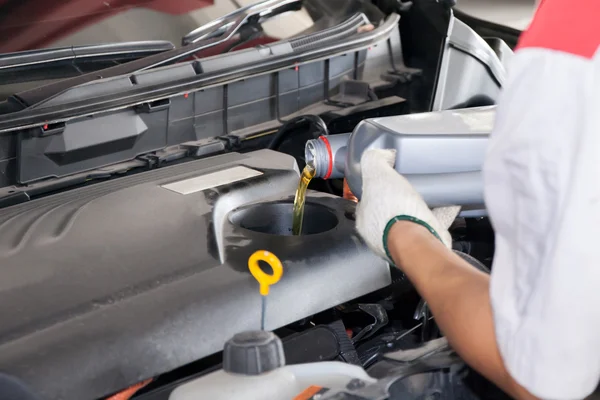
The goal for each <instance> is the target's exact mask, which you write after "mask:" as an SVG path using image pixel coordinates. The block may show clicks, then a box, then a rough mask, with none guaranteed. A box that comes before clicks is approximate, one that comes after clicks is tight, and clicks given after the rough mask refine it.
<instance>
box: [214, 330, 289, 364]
mask: <svg viewBox="0 0 600 400" xmlns="http://www.w3.org/2000/svg"><path fill="white" fill-rule="evenodd" d="M284 365H285V355H284V353H283V344H282V343H281V339H279V338H278V337H277V335H275V334H274V333H273V332H267V331H249V332H241V333H238V334H237V335H235V336H234V337H233V338H231V339H229V340H228V341H227V343H225V348H224V349H223V370H224V371H225V372H229V373H232V374H242V375H260V374H263V373H265V372H269V371H273V370H274V369H277V368H280V367H283V366H284Z"/></svg>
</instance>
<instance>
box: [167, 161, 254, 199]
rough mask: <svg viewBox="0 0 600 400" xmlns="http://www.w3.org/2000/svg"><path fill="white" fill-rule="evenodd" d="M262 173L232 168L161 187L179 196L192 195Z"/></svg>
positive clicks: (248, 169) (242, 168)
mask: <svg viewBox="0 0 600 400" xmlns="http://www.w3.org/2000/svg"><path fill="white" fill-rule="evenodd" d="M262 174H263V173H262V172H260V171H256V170H254V169H251V168H247V167H241V166H238V167H233V168H228V169H225V170H223V171H219V172H213V173H210V174H206V175H202V176H196V177H194V178H190V179H186V180H183V181H179V182H173V183H169V184H166V185H162V187H163V188H165V189H168V190H171V191H173V192H176V193H179V194H183V195H186V194H192V193H196V192H200V191H202V190H206V189H211V188H214V187H218V186H223V185H227V184H229V183H233V182H237V181H242V180H244V179H248V178H252V177H255V176H260V175H262Z"/></svg>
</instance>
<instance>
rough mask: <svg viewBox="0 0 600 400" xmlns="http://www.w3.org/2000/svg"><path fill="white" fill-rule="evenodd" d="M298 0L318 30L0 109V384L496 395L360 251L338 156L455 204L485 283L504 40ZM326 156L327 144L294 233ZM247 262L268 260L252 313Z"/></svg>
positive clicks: (203, 394)
mask: <svg viewBox="0 0 600 400" xmlns="http://www.w3.org/2000/svg"><path fill="white" fill-rule="evenodd" d="M263 3H264V4H263ZM267 3H269V4H271V3H276V4H277V7H275V8H274V9H272V8H269V10H270V11H269V12H273V13H275V11H274V10H278V7H281V10H280V11H285V12H289V11H295V10H296V9H295V8H293V7H295V6H293V7H292V6H290V4H292V3H294V4H295V3H297V2H293V1H279V2H278V1H272V0H269V1H265V2H262V3H260V4H262V5H263V6H265V4H266V5H269V4H267ZM283 3H285V4H283ZM300 3H303V4H302V7H306V8H307V9H308V10H309V11H310V12H311V15H312V16H315V15H317V16H320V17H322V16H323V15H324V16H326V18H325V17H322V18H324V20H325V21H328V23H329V25H326V26H325V27H324V28H322V31H316V33H315V32H312V31H310V32H306V33H305V34H304V35H299V36H298V37H293V38H291V39H286V40H282V41H277V42H273V43H269V44H268V45H257V46H254V47H251V48H248V49H240V50H238V51H231V52H226V53H224V54H218V55H206V56H203V57H198V58H197V59H195V60H193V61H188V59H186V58H180V59H178V60H179V61H181V59H183V60H184V61H181V62H177V63H176V64H173V65H169V64H165V65H163V64H161V63H162V61H160V63H159V61H156V60H155V61H156V62H157V63H159V64H160V65H159V64H156V65H157V66H156V67H153V68H148V69H146V68H144V69H139V70H132V71H133V72H131V73H129V72H127V71H126V72H127V73H125V72H123V71H125V67H126V66H127V65H129V63H123V64H120V65H118V66H117V67H111V69H112V68H117V69H116V70H115V71H117V72H118V73H117V72H115V73H114V76H111V74H112V72H109V73H107V74H105V75H103V76H100V78H99V79H96V80H92V81H89V82H83V80H82V79H83V78H82V77H84V76H85V75H82V76H78V77H75V78H69V79H73V80H77V85H75V84H71V86H67V85H66V84H65V82H64V81H62V80H61V81H58V82H54V83H51V84H50V85H48V86H44V87H43V88H45V89H44V90H46V91H48V93H51V92H52V95H51V96H50V95H49V96H48V97H47V98H44V96H43V95H42V91H41V90H38V91H23V92H20V93H18V94H17V95H15V96H16V97H13V100H11V98H8V100H6V101H5V102H4V103H3V104H0V134H2V135H3V136H2V137H1V138H2V139H3V140H4V141H5V142H6V143H7V146H6V148H7V151H6V157H4V158H3V159H2V160H0V163H1V165H3V168H4V169H3V171H4V172H3V175H2V178H3V180H2V181H1V182H0V258H1V259H2V261H1V263H0V265H1V266H0V282H2V283H1V284H0V299H1V300H2V301H0V316H1V317H3V320H4V323H3V324H2V326H1V327H0V371H3V372H4V373H6V374H7V375H10V376H12V377H15V378H16V379H18V380H19V381H21V382H23V383H24V385H25V386H27V387H28V388H30V389H31V390H32V391H33V392H34V393H36V395H38V396H39V398H40V399H49V400H55V399H56V400H57V399H102V400H117V399H119V400H121V399H140V400H189V399H194V398H196V399H200V398H211V399H218V398H222V399H235V398H244V399H253V398H256V399H298V400H317V399H320V400H325V399H348V400H350V399H353V400H356V399H369V400H375V399H382V400H383V399H459V398H460V399H491V398H505V397H504V395H503V394H502V393H501V392H500V391H499V390H498V389H496V388H495V387H494V386H493V385H492V384H491V383H489V382H487V381H486V380H485V379H484V378H482V377H480V376H479V375H477V374H476V373H475V372H474V371H472V370H471V369H470V368H469V367H468V366H466V365H465V364H464V363H463V362H462V361H461V360H460V358H459V357H458V356H457V355H456V354H455V353H454V352H453V351H452V348H451V347H450V346H449V344H448V343H447V341H446V340H445V338H444V337H443V335H442V333H441V332H440V331H439V329H438V328H437V326H436V324H435V320H434V319H433V317H432V315H431V313H430V311H429V309H428V307H427V304H426V303H424V302H423V301H422V299H421V298H420V297H419V295H418V293H417V292H416V290H415V288H414V287H413V286H412V284H411V283H410V282H409V281H408V279H407V278H406V277H405V276H404V275H403V273H402V272H401V271H400V270H398V269H397V268H395V267H394V266H391V265H388V263H387V262H385V261H384V260H382V259H380V258H378V257H377V256H376V255H375V254H374V253H372V252H371V250H369V248H368V247H367V245H366V244H365V243H364V242H363V240H362V239H361V238H360V236H359V235H358V233H357V232H356V229H355V210H356V206H357V200H358V199H357V198H356V197H355V196H354V195H353V194H352V193H351V191H350V190H349V188H348V183H350V184H352V185H360V180H358V181H356V182H359V183H355V179H354V178H353V177H352V176H350V175H349V174H350V172H353V171H354V170H351V169H350V167H352V165H350V167H349V166H348V165H349V163H348V161H347V160H349V159H351V157H353V156H356V157H358V156H357V155H356V154H358V153H357V152H359V151H358V150H356V149H360V151H363V150H364V149H365V148H372V147H378V148H379V147H381V148H386V147H394V146H396V147H397V148H398V149H400V148H401V149H402V152H401V160H402V163H398V166H397V168H402V169H401V170H399V172H401V173H402V174H407V176H408V177H409V179H411V181H412V182H413V183H414V184H415V185H416V186H417V187H419V188H422V189H419V190H422V192H421V193H422V194H423V196H424V197H425V198H426V199H427V201H428V202H429V199H434V200H431V202H430V205H431V206H437V205H459V206H463V209H462V212H461V214H460V215H459V217H458V218H457V219H456V220H455V221H454V223H453V224H452V226H451V228H450V232H451V234H452V238H453V249H454V251H455V252H457V254H459V255H460V256H461V257H463V258H464V259H465V260H467V261H468V262H469V263H471V264H472V265H473V266H475V267H476V268H478V269H480V270H482V271H484V272H486V273H489V272H490V268H491V265H492V260H493V253H494V232H493V229H492V227H491V225H490V222H489V220H488V218H487V216H486V212H485V209H484V207H483V205H482V201H481V200H482V194H481V177H480V171H481V162H482V160H483V153H482V152H483V151H484V149H485V143H486V142H485V141H486V140H487V136H488V135H489V134H490V131H491V125H492V122H493V118H494V115H495V114H494V113H495V108H494V104H495V100H496V98H497V96H498V93H499V91H500V88H501V87H502V83H503V80H504V79H505V78H504V76H505V69H504V64H503V62H505V59H504V58H503V57H507V55H508V54H509V53H510V49H509V48H508V45H507V44H506V43H505V41H503V40H502V39H499V38H487V37H486V38H484V37H483V36H482V35H480V34H479V33H478V31H479V32H481V30H482V28H481V26H479V25H477V24H476V21H475V22H474V21H473V19H465V20H464V21H463V19H461V18H459V16H457V14H456V13H454V11H453V10H452V5H451V4H449V3H452V2H445V1H439V2H438V1H434V0H431V1H425V0H424V1H415V2H412V3H411V4H412V5H410V6H409V5H407V3H404V2H385V1H379V2H378V1H373V2H371V1H362V0H361V1H359V0H357V1H354V2H348V4H350V3H352V6H350V5H348V6H339V7H338V8H339V10H335V13H334V11H332V10H334V9H335V8H336V6H335V5H334V4H333V3H335V2H333V3H327V2H323V1H318V0H315V1H304V2H300ZM391 3H393V4H392V6H390V4H391ZM399 4H400V5H401V6H399ZM284 6H285V7H284ZM265 7H266V6H265ZM270 7H271V6H270ZM286 7H292V8H290V9H288V8H286ZM340 10H341V11H340ZM242 11H243V12H245V13H247V15H246V14H244V15H245V16H246V17H247V16H248V15H249V16H250V17H248V18H247V20H248V21H254V20H252V18H251V17H252V15H253V14H251V13H252V8H251V7H250V8H248V9H242ZM259 11H260V13H262V14H260V15H263V16H264V15H267V14H265V11H264V10H263V9H260V10H259ZM257 12H258V11H257ZM237 16H238V15H236V17H237ZM314 18H315V20H317V17H314ZM467 20H468V21H469V24H467V22H465V21H467ZM236 21H237V19H236ZM320 21H322V20H320ZM225 22H227V21H225ZM223 26H226V27H229V26H230V25H227V24H226V23H224V24H223ZM485 28H486V29H487V32H489V31H491V29H490V27H489V26H485ZM319 32H320V33H319ZM323 32H325V33H326V35H322V33H323ZM203 35H205V36H203ZM206 35H207V33H206V32H204V31H198V32H195V33H194V35H191V36H189V37H188V39H187V40H188V42H189V43H187V44H185V43H184V44H185V46H184V47H182V48H186V46H197V43H198V41H202V40H207V39H206V37H208V38H209V39H210V40H213V39H214V37H212V36H210V35H209V36H206ZM312 35H317V36H312ZM503 35H506V32H503ZM198 38H201V39H198ZM202 38H204V39H202ZM492 39H493V40H492ZM498 43H500V44H498ZM213 44H214V43H213ZM207 48H208V47H206V48H205V47H203V48H202V49H201V50H202V51H205V50H206V49H207ZM497 49H501V50H502V51H500V50H497ZM165 51H167V52H169V51H174V50H165ZM194 51H195V52H198V51H200V49H199V48H194ZM161 54H162V53H158V55H161ZM186 54H187V53H186ZM163 56H164V55H163ZM152 57H155V56H152ZM163 58H164V59H167V57H166V56H164V57H163ZM141 60H144V59H143V58H140V59H139V60H137V61H131V62H132V63H136V62H138V61H139V62H141ZM94 73H95V72H94ZM59 84H60V85H62V86H60V85H59ZM57 85H58V86H57ZM59 86H60V88H59ZM59 89H60V90H59ZM16 98H18V100H19V101H18V102H19V104H21V105H22V104H26V103H27V104H28V105H27V107H25V108H24V109H23V110H16V111H15V109H14V105H15V104H16V103H15V99H16ZM49 115H50V116H52V117H51V118H48V116H49ZM24 121H27V122H24ZM322 137H324V138H325V140H326V141H327V140H329V141H331V143H332V144H335V143H336V140H337V141H338V142H339V143H343V145H340V146H337V147H336V146H335V145H332V146H330V145H329V142H328V145H327V146H330V147H328V148H327V149H328V150H329V152H330V153H331V154H330V155H331V160H329V161H327V162H329V164H327V162H325V164H323V165H324V166H321V167H319V168H321V169H320V170H319V174H320V175H319V174H318V176H317V177H315V178H314V179H313V180H312V181H311V183H310V185H309V187H308V192H307V196H306V205H305V209H304V218H303V226H302V231H301V234H300V235H294V234H293V232H292V231H293V226H292V223H293V218H292V216H293V215H292V214H293V211H292V208H293V201H294V192H295V190H296V188H297V186H298V182H299V179H300V177H301V171H302V170H303V168H305V166H306V165H307V163H308V162H311V163H312V162H314V158H315V157H316V156H315V155H314V154H316V153H314V154H313V153H311V152H310V151H307V148H308V147H307V143H313V147H314V143H315V141H318V140H320V138H322ZM336 138H337V139H336ZM353 138H354V139H353ZM418 138H420V139H419V140H417V139H418ZM422 139H425V140H422ZM453 139H454V140H453ZM332 148H333V152H332ZM325 153H326V152H325ZM311 154H312V155H311ZM399 157H400V156H399ZM399 160H400V159H399ZM354 161H356V159H354ZM344 169H345V172H344ZM332 171H333V172H334V175H333V176H331V172H332ZM336 173H337V175H335V174H336ZM344 173H345V174H346V175H344ZM353 173H354V172H353ZM325 176H327V177H326V178H325V179H323V178H324V177H325ZM419 182H421V183H419ZM419 185H420V186H419ZM357 187H358V186H357ZM357 194H358V193H357ZM359 197H360V196H359ZM257 251H268V252H270V253H272V254H274V255H275V256H277V258H278V259H279V260H280V261H281V264H282V265H283V274H282V276H281V280H280V281H279V282H277V284H276V285H273V287H272V289H271V291H270V293H269V296H268V303H267V304H266V306H265V305H263V304H261V301H263V299H262V298H261V296H260V294H259V287H258V284H257V282H256V280H255V279H254V277H253V276H252V275H251V273H250V271H249V270H248V259H249V258H250V257H251V256H252V255H253V254H254V253H256V252H257ZM262 313H264V329H262V328H263V327H261V315H262ZM257 332H258V333H257ZM244 334H245V336H244ZM236 340H237V342H236ZM236 346H237V347H236ZM252 346H254V347H252ZM261 346H262V347H261ZM249 347H252V348H253V349H259V348H260V349H263V348H264V349H266V350H264V351H266V352H267V351H268V352H270V353H269V354H271V355H270V356H268V357H267V356H264V358H263V359H262V360H261V359H260V357H259V359H258V361H257V360H256V359H254V358H251V356H250V355H248V354H249V353H248V354H245V355H244V354H242V355H240V354H241V353H239V352H240V351H241V350H240V349H241V348H245V349H247V348H249ZM224 349H225V350H224ZM256 351H257V352H258V351H259V350H256ZM260 351H263V350H260ZM236 352H237V353H236ZM234 353H235V354H234ZM232 354H234V355H232ZM236 357H238V358H236ZM240 357H241V358H243V360H244V361H243V362H242V361H239V360H240V359H239V358H240ZM244 357H246V358H247V359H246V358H244ZM252 357H253V356H252ZM269 357H271V358H269ZM234 359H235V360H234ZM267 359H269V360H270V361H269V362H271V364H269V365H270V366H269V367H268V369H260V368H262V367H260V368H259V367H256V365H262V364H261V363H262V362H266V361H265V360H267ZM232 360H234V361H235V362H234V361H232ZM236 360H237V361H236ZM248 360H250V361H248ZM252 360H254V361H252ZM273 360H278V361H277V362H275V361H273ZM244 363H245V364H244ZM252 363H254V364H252ZM242 364H243V365H245V367H244V368H246V367H247V368H250V369H252V368H255V369H256V368H259V369H260V371H258V372H257V371H256V370H255V369H253V370H252V371H253V372H252V373H248V374H247V375H248V376H247V377H240V375H244V373H245V372H243V371H246V370H243V371H242V372H240V371H241V370H237V369H236V368H241V367H239V366H240V365H242ZM251 364H252V365H253V366H252V367H248V365H251ZM265 368H266V367H265ZM263 373H264V374H263ZM242 378H243V379H242ZM278 388H281V391H277V390H279V389H278Z"/></svg>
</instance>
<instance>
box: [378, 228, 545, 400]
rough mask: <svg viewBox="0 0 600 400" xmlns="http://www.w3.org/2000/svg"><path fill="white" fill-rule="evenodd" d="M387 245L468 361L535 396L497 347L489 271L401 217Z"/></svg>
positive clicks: (515, 392)
mask: <svg viewBox="0 0 600 400" xmlns="http://www.w3.org/2000/svg"><path fill="white" fill-rule="evenodd" d="M388 248H389V251H390V253H391V255H392V257H393V259H394V262H395V263H396V264H397V265H399V266H400V267H401V268H402V270H403V271H404V273H405V274H406V275H407V276H408V278H409V279H410V280H411V282H412V283H413V284H414V285H415V287H416V288H417V290H418V291H419V293H420V294H421V296H422V297H423V298H424V299H425V300H426V301H427V303H428V304H429V307H430V308H431V311H432V313H433V315H434V317H435V319H436V322H437V324H438V326H439V327H440V329H441V330H442V332H444V335H446V337H447V338H448V340H449V342H450V343H451V344H452V346H453V348H454V349H455V350H456V351H457V352H458V354H460V356H461V357H462V358H463V359H464V360H465V361H466V362H467V364H469V365H470V366H471V367H473V368H474V369H476V370H477V371H478V372H480V373H481V374H482V375H484V376H485V377H487V378H488V379H490V380H491V381H492V382H494V383H496V384H497V385H498V386H499V387H500V388H502V389H503V390H505V391H506V392H507V393H508V394H510V395H512V396H514V397H516V398H519V399H535V397H534V396H532V395H531V394H529V393H528V392H527V391H526V390H525V389H523V388H522V387H520V386H519V385H518V384H517V383H516V382H515V381H514V380H513V379H512V377H511V376H510V375H509V374H508V372H507V370H506V368H505V366H504V363H503V361H502V358H501V356H500V353H499V351H498V346H497V344H496V336H495V332H494V324H493V319H492V309H491V305H490V296H489V276H488V275H486V274H484V273H483V272H480V271H478V270H477V269H475V268H474V267H472V266H471V265H469V264H468V263H466V262H465V261H464V260H462V259H461V258H460V257H458V256H456V255H455V254H453V253H452V252H450V251H448V250H447V249H446V248H445V247H444V245H443V244H442V243H441V242H440V241H439V240H437V239H436V238H435V237H434V236H433V235H431V233H429V232H428V231H427V230H425V229H424V228H422V227H421V226H419V225H416V224H413V223H410V222H398V223H396V225H394V226H393V227H392V229H391V231H390V235H389V238H388Z"/></svg>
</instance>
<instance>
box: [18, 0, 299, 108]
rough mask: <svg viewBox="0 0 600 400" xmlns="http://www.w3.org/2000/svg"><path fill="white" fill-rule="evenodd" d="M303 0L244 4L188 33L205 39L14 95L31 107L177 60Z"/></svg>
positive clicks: (278, 0) (230, 36) (221, 41)
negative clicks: (101, 81) (70, 90)
mask: <svg viewBox="0 0 600 400" xmlns="http://www.w3.org/2000/svg"><path fill="white" fill-rule="evenodd" d="M302 1H303V0H265V1H263V2H261V3H258V4H255V5H253V6H249V7H244V8H241V9H240V10H237V11H236V12H233V13H231V14H229V15H228V16H225V17H223V18H219V19H217V20H215V21H213V22H210V23H209V24H208V25H204V26H203V27H201V28H199V29H198V30H196V31H194V32H197V33H196V34H193V32H192V33H190V34H188V35H187V36H186V37H188V36H189V35H192V34H193V35H192V36H193V37H194V38H196V37H206V38H205V39H201V38H199V39H197V41H196V42H194V43H190V44H188V45H185V46H183V47H181V48H178V49H174V50H170V51H165V52H162V53H159V54H154V55H151V56H148V57H144V58H140V59H138V60H134V61H130V62H128V63H126V64H121V65H117V66H114V67H110V68H106V69H103V70H101V71H96V72H94V73H91V74H85V75H81V76H77V77H74V78H70V79H65V80H62V81H59V82H55V83H51V84H49V85H46V86H43V87H41V88H35V89H32V90H27V91H24V92H20V93H18V94H15V95H14V97H15V98H16V99H18V101H19V103H21V104H22V105H23V106H24V107H31V106H33V105H35V104H38V103H40V102H42V101H44V100H47V99H49V98H51V97H53V96H55V95H57V94H59V93H61V92H62V91H64V90H66V89H68V88H71V87H74V86H78V85H81V84H84V83H88V82H91V81H94V80H97V79H102V78H110V77H114V76H119V75H126V74H133V73H135V72H140V71H144V70H148V69H151V68H157V67H161V66H164V65H168V64H173V63H175V62H177V61H180V60H182V59H185V58H188V57H190V56H192V55H194V54H196V53H198V52H200V51H202V50H205V49H207V48H210V47H213V46H216V45H219V44H221V43H225V42H227V41H228V40H230V39H231V38H232V37H233V36H235V35H236V33H238V32H239V30H240V29H241V28H242V27H243V26H244V25H245V24H246V23H257V22H260V21H263V20H264V19H266V18H270V17H273V16H275V15H277V14H280V13H283V12H287V11H291V10H294V9H296V10H297V9H300V7H301V5H302ZM198 35H199V36H198ZM184 41H185V38H184Z"/></svg>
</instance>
